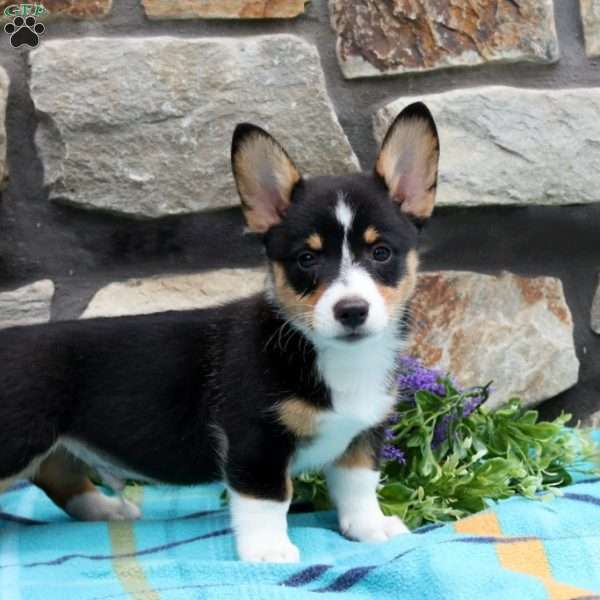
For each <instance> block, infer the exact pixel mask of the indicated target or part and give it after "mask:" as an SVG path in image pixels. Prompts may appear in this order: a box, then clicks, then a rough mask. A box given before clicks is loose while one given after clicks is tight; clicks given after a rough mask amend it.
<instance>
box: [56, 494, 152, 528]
mask: <svg viewBox="0 0 600 600" xmlns="http://www.w3.org/2000/svg"><path fill="white" fill-rule="evenodd" d="M65 510H66V512H67V513H68V514H69V515H71V516H72V517H73V518H75V519H79V520H80V521H134V520H135V519H139V518H140V517H141V516H142V513H141V511H140V509H139V508H138V507H137V506H136V505H135V504H134V503H133V502H130V501H129V500H126V499H125V498H116V497H115V498H110V497H108V496H105V495H104V494H101V493H100V492H86V493H85V494H80V495H79V496H75V497H74V498H71V500H69V502H68V503H67V506H66V507H65Z"/></svg>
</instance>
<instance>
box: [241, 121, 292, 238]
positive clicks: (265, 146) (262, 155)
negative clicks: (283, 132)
mask: <svg viewBox="0 0 600 600" xmlns="http://www.w3.org/2000/svg"><path fill="white" fill-rule="evenodd" d="M231 167H232V169H233V176H234V178H235V183H236V185H237V189H238V192H239V195H240V200H241V201H242V210H243V211H244V216H245V217H246V223H248V227H249V228H250V229H251V230H252V231H254V232H255V233H265V232H266V231H268V230H269V229H270V228H271V227H272V226H273V225H277V224H278V223H279V222H280V221H281V219H282V218H283V216H284V215H285V213H286V211H287V209H288V207H289V205H290V202H291V196H292V191H293V189H294V186H295V185H296V184H297V183H298V182H299V181H300V179H301V177H300V173H299V171H298V169H296V167H295V165H294V163H293V162H292V161H291V159H290V157H289V156H288V155H287V152H286V151H285V150H284V149H283V148H282V146H280V145H279V143H277V141H276V140H275V139H274V138H273V137H271V136H270V135H269V134H268V133H267V132H266V131H265V130H264V129H261V128H260V127H257V126H256V125H252V124H250V123H241V124H240V125H238V126H237V127H236V128H235V131H234V132H233V140H232V143H231Z"/></svg>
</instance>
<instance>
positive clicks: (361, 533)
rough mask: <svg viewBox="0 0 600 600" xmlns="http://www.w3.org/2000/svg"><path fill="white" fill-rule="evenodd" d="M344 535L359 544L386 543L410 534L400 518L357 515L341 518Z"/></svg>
mask: <svg viewBox="0 0 600 600" xmlns="http://www.w3.org/2000/svg"><path fill="white" fill-rule="evenodd" d="M340 529H341V531H342V533H343V534H344V535H345V536H346V537H349V538H351V539H353V540H357V541H359V542H372V543H373V542H385V541H386V540H389V539H390V538H393V537H395V536H397V535H401V534H403V533H410V532H409V530H408V528H407V527H406V525H404V523H403V522H402V521H401V520H400V519H399V518H398V517H386V516H384V515H381V514H380V515H370V514H355V515H347V516H343V517H341V518H340Z"/></svg>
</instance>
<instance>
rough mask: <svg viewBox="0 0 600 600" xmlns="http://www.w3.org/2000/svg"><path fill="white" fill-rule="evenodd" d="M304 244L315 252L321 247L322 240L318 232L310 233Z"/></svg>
mask: <svg viewBox="0 0 600 600" xmlns="http://www.w3.org/2000/svg"><path fill="white" fill-rule="evenodd" d="M306 245H307V246H308V247H309V248H310V249H311V250H314V251H315V252H318V251H319V250H322V249H323V240H322V239H321V236H320V235H319V234H318V233H312V234H311V235H309V236H308V237H307V238H306Z"/></svg>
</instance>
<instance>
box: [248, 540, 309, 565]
mask: <svg viewBox="0 0 600 600" xmlns="http://www.w3.org/2000/svg"><path fill="white" fill-rule="evenodd" d="M237 551H238V556H239V557H240V560H243V561H246V562H271V563H297V562H299V561H300V551H299V550H298V548H297V547H296V546H294V544H292V542H290V540H289V539H288V538H287V537H285V538H282V539H277V540H274V539H271V540H268V539H266V540H263V539H249V540H238V541H237Z"/></svg>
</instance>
